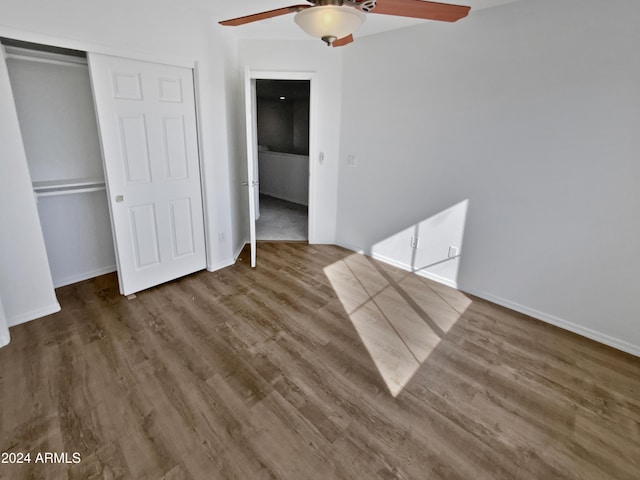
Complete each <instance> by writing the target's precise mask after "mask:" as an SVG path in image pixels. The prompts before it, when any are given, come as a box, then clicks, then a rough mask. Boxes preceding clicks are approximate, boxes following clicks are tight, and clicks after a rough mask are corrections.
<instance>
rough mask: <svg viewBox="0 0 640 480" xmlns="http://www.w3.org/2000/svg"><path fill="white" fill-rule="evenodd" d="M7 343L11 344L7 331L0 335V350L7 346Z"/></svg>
mask: <svg viewBox="0 0 640 480" xmlns="http://www.w3.org/2000/svg"><path fill="white" fill-rule="evenodd" d="M9 342H11V334H10V333H9V331H7V332H6V333H0V348H2V347H5V346H7V345H9Z"/></svg>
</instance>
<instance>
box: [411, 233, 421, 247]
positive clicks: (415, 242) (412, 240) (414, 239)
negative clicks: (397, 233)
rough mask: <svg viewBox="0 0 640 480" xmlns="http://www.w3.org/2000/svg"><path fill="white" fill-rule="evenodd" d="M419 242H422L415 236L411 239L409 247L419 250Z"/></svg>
mask: <svg viewBox="0 0 640 480" xmlns="http://www.w3.org/2000/svg"><path fill="white" fill-rule="evenodd" d="M419 241H420V239H419V238H418V237H416V236H415V235H414V236H412V237H411V240H410V241H409V246H410V247H411V248H418V242H419Z"/></svg>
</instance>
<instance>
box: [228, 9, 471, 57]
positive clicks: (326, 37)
mask: <svg viewBox="0 0 640 480" xmlns="http://www.w3.org/2000/svg"><path fill="white" fill-rule="evenodd" d="M306 1H307V2H309V3H310V4H311V5H305V4H302V5H291V6H289V7H283V8H277V9H275V10H268V11H265V12H260V13H254V14H253V15H246V16H244V17H238V18H232V19H230V20H224V21H222V22H220V25H225V26H233V27H236V26H238V25H245V24H247V23H252V22H258V21H260V20H266V19H267V18H273V17H278V16H280V15H287V14H289V13H295V14H296V15H295V17H294V21H295V22H296V23H297V24H298V26H299V27H300V28H302V30H304V31H305V32H307V33H308V34H309V35H311V36H313V37H316V38H320V39H321V40H322V41H323V42H325V43H326V44H327V45H329V46H331V45H333V46H334V47H341V46H343V45H347V44H349V43H351V42H353V35H352V34H353V32H354V31H355V30H356V29H357V28H358V27H359V26H360V25H361V24H362V22H364V20H365V13H376V14H382V15H396V16H400V17H411V18H422V19H425V20H439V21H443V22H455V21H456V20H460V19H461V18H464V17H466V16H467V15H468V14H469V10H470V9H471V7H467V6H463V5H451V4H448V3H438V2H428V1H423V0H306Z"/></svg>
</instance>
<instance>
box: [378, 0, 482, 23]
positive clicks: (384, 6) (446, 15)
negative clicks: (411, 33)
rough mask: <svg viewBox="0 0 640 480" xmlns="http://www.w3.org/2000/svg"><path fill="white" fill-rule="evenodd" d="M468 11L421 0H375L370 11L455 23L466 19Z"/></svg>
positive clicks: (465, 8) (468, 8) (460, 7)
mask: <svg viewBox="0 0 640 480" xmlns="http://www.w3.org/2000/svg"><path fill="white" fill-rule="evenodd" d="M469 10H471V7H467V6H464V5H451V4H449V3H437V2H425V1H423V0H376V6H375V8H374V9H373V10H371V13H381V14H383V15H397V16H400V17H412V18H423V19H425V20H440V21H442V22H455V21H456V20H460V19H461V18H464V17H466V16H467V15H468V14H469Z"/></svg>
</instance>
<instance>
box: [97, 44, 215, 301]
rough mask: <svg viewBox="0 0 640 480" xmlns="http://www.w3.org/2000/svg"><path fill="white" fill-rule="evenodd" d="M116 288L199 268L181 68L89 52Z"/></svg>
mask: <svg viewBox="0 0 640 480" xmlns="http://www.w3.org/2000/svg"><path fill="white" fill-rule="evenodd" d="M89 69H90V72H91V81H92V86H93V94H94V99H95V104H96V112H97V116H98V123H99V130H100V136H101V143H102V150H103V156H104V165H105V174H106V183H107V192H108V194H109V204H110V210H111V217H112V223H113V229H114V237H115V244H116V257H117V261H118V275H119V280H120V292H121V293H122V294H123V295H129V294H131V293H134V292H137V291H140V290H144V289H146V288H149V287H152V286H154V285H158V284H160V283H163V282H167V281H169V280H172V279H174V278H178V277H181V276H183V275H187V274H189V273H192V272H195V271H198V270H202V269H203V268H205V266H206V254H205V241H204V220H203V209H202V194H201V184H200V164H199V160H198V141H197V130H196V114H195V101H194V90H193V72H192V70H190V69H188V68H182V67H173V66H168V65H161V64H156V63H148V62H140V61H136V60H129V59H123V58H118V57H111V56H107V55H98V54H92V53H90V54H89Z"/></svg>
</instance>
